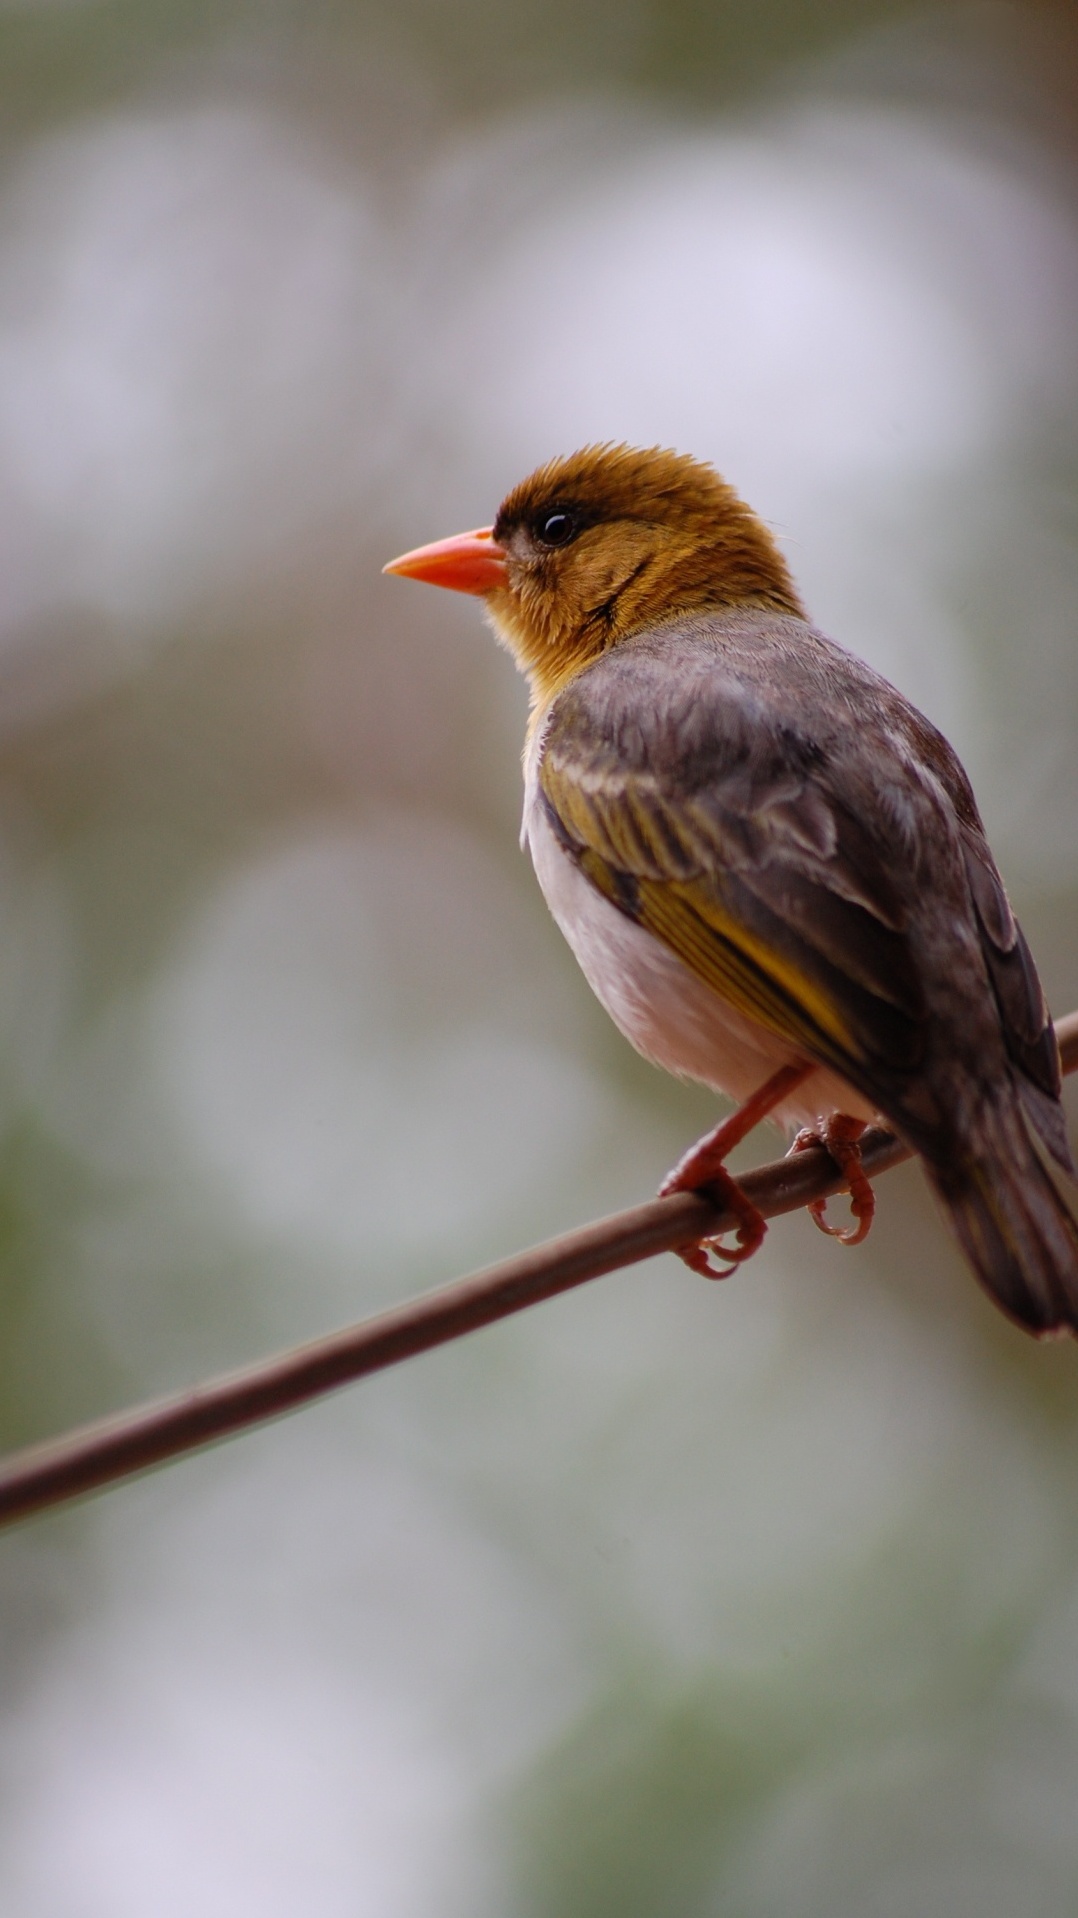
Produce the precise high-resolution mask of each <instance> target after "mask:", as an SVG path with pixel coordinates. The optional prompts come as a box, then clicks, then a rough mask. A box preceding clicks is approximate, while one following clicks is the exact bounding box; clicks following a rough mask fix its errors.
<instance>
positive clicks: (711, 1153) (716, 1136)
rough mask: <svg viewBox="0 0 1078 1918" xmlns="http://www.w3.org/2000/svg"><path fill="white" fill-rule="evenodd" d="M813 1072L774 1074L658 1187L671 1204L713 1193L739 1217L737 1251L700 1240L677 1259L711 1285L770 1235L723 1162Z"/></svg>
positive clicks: (784, 1070)
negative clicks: (680, 1196) (718, 1262)
mask: <svg viewBox="0 0 1078 1918" xmlns="http://www.w3.org/2000/svg"><path fill="white" fill-rule="evenodd" d="M813 1070H814V1068H813V1067H812V1066H808V1065H805V1066H783V1067H782V1069H781V1070H780V1071H779V1072H775V1073H773V1074H772V1076H771V1078H770V1079H768V1081H767V1083H766V1085H762V1086H761V1087H760V1090H759V1092H754V1093H753V1095H752V1097H751V1099H746V1101H745V1103H744V1105H742V1106H739V1107H738V1109H737V1111H736V1112H732V1113H731V1114H730V1117H729V1118H728V1119H724V1120H723V1121H722V1124H721V1125H717V1126H716V1127H715V1128H714V1130H713V1131H712V1132H707V1133H705V1134H704V1137H703V1138H702V1139H698V1140H697V1142H696V1144H695V1145H694V1146H690V1148H689V1150H688V1152H686V1154H685V1156H684V1158H683V1159H679V1160H678V1162H677V1165H676V1166H675V1167H674V1169H673V1171H672V1172H668V1173H667V1175H666V1177H665V1179H664V1180H663V1182H662V1184H661V1186H660V1187H659V1196H660V1198H666V1197H668V1196H669V1194H670V1193H672V1192H700V1191H707V1190H709V1188H710V1191H712V1192H716V1193H717V1196H718V1197H719V1198H721V1199H722V1200H723V1201H724V1202H725V1203H726V1205H727V1206H729V1208H730V1211H731V1212H732V1213H733V1214H734V1216H735V1220H736V1223H735V1225H734V1228H733V1229H734V1232H735V1234H736V1236H737V1244H736V1245H732V1246H728V1245H723V1244H722V1241H721V1240H720V1239H701V1240H700V1241H699V1243H698V1244H696V1245H682V1246H679V1247H678V1248H677V1254H678V1258H679V1259H683V1260H684V1262H685V1264H686V1265H687V1266H689V1267H690V1268H691V1270H692V1271H693V1272H699V1273H701V1274H702V1276H703V1277H704V1278H706V1279H725V1278H729V1276H730V1273H731V1272H734V1271H736V1269H737V1267H738V1266H739V1265H741V1264H743V1262H744V1261H745V1260H746V1259H751V1257H752V1255H753V1253H754V1252H758V1251H759V1249H760V1247H761V1245H762V1244H763V1240H764V1234H765V1232H766V1231H767V1221H766V1219H765V1218H764V1215H763V1213H762V1212H760V1211H759V1210H758V1209H757V1207H756V1206H754V1205H753V1203H752V1200H751V1199H749V1198H747V1197H746V1195H745V1193H744V1192H743V1191H742V1190H741V1187H740V1186H739V1185H738V1183H737V1181H736V1179H733V1178H731V1176H730V1174H729V1173H728V1172H727V1170H726V1167H725V1165H724V1163H723V1161H724V1160H725V1158H726V1155H727V1153H729V1152H732V1151H733V1149H734V1147H735V1145H738V1144H740V1142H741V1140H742V1139H743V1138H745V1136H746V1134H747V1133H749V1132H751V1131H752V1129H753V1127H754V1126H756V1125H759V1123H760V1120H761V1119H766V1117H767V1115H768V1113H769V1112H773V1111H774V1109H775V1107H776V1106H777V1105H779V1104H781V1102H782V1100H783V1099H784V1098H785V1097H786V1095H787V1093H789V1092H792V1091H793V1090H794V1087H795V1086H799V1085H800V1084H801V1081H802V1080H803V1079H807V1078H808V1075H809V1073H810V1072H812V1071H813ZM866 1184H867V1180H866ZM869 1190H870V1191H871V1187H870V1188H869ZM866 1230H867V1228H866ZM713 1255H714V1256H717V1257H718V1258H722V1259H728V1260H729V1262H730V1263H729V1264H728V1265H723V1266H715V1265H713V1264H712V1256H713Z"/></svg>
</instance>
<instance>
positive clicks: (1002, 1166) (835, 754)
mask: <svg viewBox="0 0 1078 1918" xmlns="http://www.w3.org/2000/svg"><path fill="white" fill-rule="evenodd" d="M384 570H385V571H386V572H388V573H392V574H397V575H401V576H404V577H406V578H411V579H416V580H421V581H426V582H428V583H431V584H434V585H438V586H443V587H449V588H451V589H454V590H456V591H459V592H464V593H468V594H472V595H475V596H476V597H479V598H481V599H482V600H483V602H484V608H485V613H486V617H487V620H488V622H489V624H490V625H491V626H492V627H493V629H494V633H495V636H496V637H497V639H498V640H499V641H500V642H501V644H502V645H503V646H504V647H505V648H506V649H507V650H508V651H509V653H510V654H511V655H512V657H513V658H514V660H515V661H516V663H517V665H518V666H519V667H520V669H521V670H522V671H523V673H524V675H525V677H526V679H527V681H528V684H529V691H530V717H529V721H528V728H527V735H526V741H525V747H524V756H523V767H524V817H523V829H522V835H521V838H522V844H523V845H524V846H525V847H526V848H527V850H528V851H529V852H530V855H531V859H532V863H533V865H534V869H535V873H536V876H537V878H538V881H539V885H540V887H541V889H542V891H543V893H544V895H545V898H546V901H547V904H548V906H549V908H550V910H551V912H552V914H553V916H554V919H555V920H556V922H557V924H558V926H559V927H560V929H561V931H562V932H563V933H564V935H565V937H566V939H567V940H568V942H569V945H570V946H571V948H572V950H573V952H574V953H575V955H576V958H577V960H578V961H579V963H580V966H581V968H582V970H583V972H584V974H585V976H586V978H587V980H588V982H589V984H590V985H591V987H592V988H593V990H594V991H595V993H596V994H597V996H598V998H599V999H600V1001H601V1002H602V1004H603V1005H604V1007H605V1008H606V1010H607V1012H608V1013H609V1014H610V1015H611V1017H612V1018H613V1020H614V1022H615V1024H616V1025H617V1026H618V1027H619V1028H620V1030H621V1032H622V1033H623V1034H624V1035H625V1036H626V1038H628V1039H629V1040H630V1042H631V1043H632V1044H633V1045H634V1046H635V1047H636V1049H637V1050H638V1051H639V1052H640V1053H642V1054H643V1055H644V1057H645V1058H647V1059H649V1060H650V1061H652V1062H653V1063H654V1064H656V1065H658V1066H661V1067H663V1068H665V1069H666V1070H667V1071H669V1072H672V1073H674V1074H676V1075H677V1076H678V1077H680V1078H683V1079H691V1080H695V1081H698V1082H700V1083H702V1084H703V1085H705V1086H707V1087H709V1088H711V1089H712V1090H713V1091H714V1092H716V1093H720V1094H723V1095H725V1096H726V1097H727V1098H729V1099H732V1100H733V1101H735V1102H736V1110H735V1111H734V1113H733V1114H732V1116H730V1117H728V1118H727V1119H725V1120H723V1121H722V1122H721V1123H720V1124H719V1125H717V1126H716V1127H714V1128H713V1129H712V1131H711V1132H709V1133H708V1134H706V1135H705V1137H704V1138H703V1139H701V1140H699V1141H698V1142H697V1143H696V1144H695V1145H694V1146H692V1147H691V1148H690V1150H689V1151H688V1152H687V1153H686V1154H685V1155H684V1157H683V1158H682V1159H681V1160H680V1161H679V1163H678V1165H677V1166H675V1167H674V1168H673V1170H672V1172H671V1173H669V1174H668V1175H667V1178H666V1179H665V1180H664V1182H663V1185H662V1187H661V1188H660V1190H661V1191H663V1192H671V1191H685V1190H705V1191H707V1192H708V1193H709V1194H711V1195H712V1196H714V1195H715V1194H716V1192H718V1193H719V1194H720V1195H722V1196H723V1197H725V1199H726V1200H727V1202H728V1204H729V1207H730V1209H731V1211H732V1214H733V1217H734V1221H735V1224H734V1230H735V1234H736V1243H735V1244H733V1245H725V1246H723V1245H721V1244H720V1243H719V1242H718V1241H716V1240H714V1239H711V1240H704V1241H702V1242H701V1243H700V1244H698V1245H693V1246H689V1247H686V1248H684V1249H683V1250H682V1256H683V1257H684V1258H685V1259H686V1261H687V1262H688V1263H689V1264H690V1265H691V1266H693V1267H694V1269H696V1270H698V1271H702V1272H706V1273H707V1274H708V1275H709V1276H725V1275H726V1273H728V1272H730V1271H732V1270H733V1269H734V1268H735V1266H736V1265H738V1264H740V1263H741V1262H742V1261H743V1260H744V1259H745V1258H747V1257H749V1256H751V1254H752V1253H753V1252H755V1251H756V1249H757V1248H758V1246H759V1244H760V1242H761V1240H762V1237H763V1234H764V1230H765V1225H764V1221H763V1219H762V1218H761V1216H760V1214H759V1213H758V1212H757V1211H756V1208H755V1207H754V1206H753V1205H752V1204H751V1202H750V1200H749V1199H748V1197H747V1195H746V1194H744V1193H743V1192H742V1191H741V1189H740V1187H738V1185H737V1184H736V1181H735V1180H733V1179H732V1177H731V1175H730V1174H729V1173H728V1172H727V1171H726V1169H725V1164H724V1161H725V1158H726V1155H727V1153H728V1152H729V1151H730V1150H731V1148H732V1146H733V1145H734V1144H735V1143H736V1142H737V1141H738V1140H739V1139H741V1138H742V1137H744V1136H745V1134H746V1133H747V1132H748V1131H749V1130H750V1129H751V1128H752V1127H753V1126H754V1125H756V1124H757V1123H758V1122H759V1121H760V1120H762V1119H764V1118H770V1119H771V1120H773V1121H774V1122H775V1123H777V1124H779V1125H780V1126H783V1127H785V1128H786V1129H787V1131H788V1132H794V1133H795V1134H796V1136H795V1137H794V1139H793V1144H792V1146H791V1148H790V1149H791V1150H792V1151H797V1150H801V1149H803V1148H804V1147H805V1145H807V1144H809V1143H816V1142H819V1143H821V1144H822V1145H824V1146H825V1147H826V1149H827V1150H828V1151H829V1152H830V1154H831V1156H832V1158H833V1159H834V1160H835V1162H836V1164H837V1166H838V1167H839V1170H840V1172H841V1173H842V1175H843V1179H844V1182H845V1185H846V1188H847V1190H848V1191H849V1194H850V1202H851V1212H852V1214H853V1219H852V1223H851V1225H850V1226H848V1227H847V1228H845V1229H843V1230H839V1229H838V1228H836V1227H833V1226H831V1225H830V1223H829V1222H828V1220H827V1219H826V1217H825V1215H824V1202H823V1201H818V1202H817V1203H816V1206H815V1208H814V1216H815V1219H816V1223H817V1224H818V1225H820V1226H821V1227H822V1229H823V1230H825V1231H829V1232H831V1233H832V1234H833V1236H835V1237H837V1238H841V1239H842V1240H843V1241H844V1242H845V1243H847V1244H855V1243H858V1242H859V1241H860V1240H861V1239H862V1238H863V1237H864V1235H865V1233H866V1232H867V1230H868V1227H869V1225H870V1224H871V1221H872V1212H873V1204H874V1198H873V1191H872V1187H871V1184H870V1182H869V1180H868V1178H867V1176H866V1174H865V1172H864V1169H863V1167H862V1165H861V1162H860V1149H859V1143H858V1142H859V1140H860V1138H861V1135H862V1134H863V1132H864V1130H865V1128H866V1127H867V1126H868V1125H870V1124H883V1125H885V1126H887V1127H889V1128H891V1129H892V1130H893V1131H894V1132H895V1133H896V1134H897V1135H898V1136H899V1138H900V1139H901V1140H902V1141H903V1142H904V1143H905V1144H906V1145H907V1146H908V1147H909V1148H910V1149H911V1150H912V1151H913V1152H915V1153H916V1154H918V1155H919V1157H920V1159H921V1161H922V1163H923V1166H924V1168H925V1171H926V1174H927V1177H928V1180H929V1182H930V1184H931V1186H932V1187H933V1188H934V1190H935V1192H936V1194H937V1196H938V1198H939V1199H940V1200H941V1202H942V1206H943V1210H944V1213H945V1215H946V1216H947V1217H948V1218H949V1220H950V1222H951V1225H952V1227H953V1230H954V1232H955V1234H956V1236H957V1239H958V1242H959V1244H960V1246H961V1248H962V1250H963V1251H964V1253H965V1255H966V1258H967V1260H968V1262H969V1264H970V1266H971V1267H972V1269H973V1272H974V1273H975V1275H976V1277H977V1278H978V1280H979V1281H980V1283H981V1285H982V1286H983V1287H984V1289H985V1291H986V1292H987V1293H988V1294H989V1295H990V1297H991V1298H992V1299H994V1300H995V1302H996V1303H997V1304H998V1305H999V1306H1000V1307H1001V1308H1002V1310H1003V1312H1004V1313H1005V1314H1006V1315H1007V1316H1008V1317H1009V1318H1010V1319H1011V1320H1012V1321H1013V1322H1014V1323H1015V1324H1017V1325H1018V1326H1020V1327H1022V1328H1024V1329H1025V1330H1026V1331H1028V1332H1030V1333H1032V1334H1033V1335H1034V1336H1037V1337H1042V1338H1043V1337H1048V1336H1052V1335H1061V1334H1065V1333H1068V1332H1069V1333H1072V1334H1073V1333H1075V1332H1078V1227H1076V1224H1075V1220H1074V1218H1073V1216H1072V1214H1071V1211H1070V1209H1069V1207H1068V1205H1067V1204H1066V1202H1065V1199H1064V1197H1063V1194H1062V1192H1061V1191H1060V1189H1059V1184H1060V1181H1059V1180H1058V1179H1057V1177H1054V1176H1053V1174H1052V1172H1051V1171H1050V1170H1049V1166H1050V1165H1053V1166H1054V1167H1055V1168H1058V1173H1059V1174H1064V1175H1067V1176H1069V1177H1071V1178H1073V1177H1075V1176H1076V1174H1075V1165H1074V1161H1073V1159H1072V1156H1071V1151H1070V1147H1069V1144H1068V1140H1067V1133H1066V1127H1065V1123H1064V1115H1063V1111H1062V1106H1061V1103H1060V1087H1061V1071H1060V1057H1059V1048H1058V1044H1057V1041H1056V1036H1055V1030H1054V1027H1053V1024H1052V1019H1051V1016H1050V1014H1049V1011H1048V1007H1047V1004H1046V1001H1045V997H1044V993H1043V991H1042V988H1041V985H1040V981H1039V979H1038V976H1037V970H1036V967H1035V964H1034V961H1033V958H1032V955H1031V953H1030V949H1029V946H1028V944H1027V942H1026V939H1025V936H1024V935H1023V933H1022V930H1021V928H1020V926H1019V925H1018V922H1017V920H1016V918H1015V916H1014V913H1013V912H1012V909H1011V906H1010V903H1009V901H1008V897H1007V893H1006V891H1005V889H1004V885H1003V881H1002V879H1001V878H1000V875H999V872H998V869H997V867H996V863H995V861H994V859H993V857H992V853H991V851H990V848H989V845H988V840H987V838H986V836H985V831H984V827H983V825H982V822H981V818H980V814H979V813H978V810H977V805H976V802H975V800H974V796H973V791H972V788H971V785H970V782H969V779H968V777H967V775H966V773H965V771H964V770H963V768H962V766H961V764H960V762H959V760H958V757H957V755H956V753H955V752H954V750H953V749H952V747H951V746H950V745H949V744H948V742H947V740H946V739H945V738H944V737H943V735H942V733H940V732H939V731H938V730H937V728H936V727H935V726H934V725H933V724H932V723H931V722H930V721H929V720H928V719H927V718H925V717H924V716H923V714H921V713H920V712H919V711H918V710H917V709H916V708H915V707H914V706H913V705H912V704H911V703H910V701H909V700H908V699H906V698H905V697H904V695H903V694H902V693H901V692H899V691H898V690H897V689H896V688H895V687H894V686H892V685H891V684H890V683H889V682H888V681H887V680H886V679H884V678H883V677H882V676H881V675H880V674H879V673H877V672H876V671H875V670H874V669H873V668H872V667H871V666H869V665H868V664H867V663H865V662H864V661H863V660H861V659H860V658H859V657H857V656H856V655H855V654H854V653H852V652H850V651H848V650H847V649H846V648H844V647H843V646H840V645H839V644H838V643H837V642H835V641H834V640H832V639H829V638H828V637H827V636H826V635H825V634H824V633H822V632H821V631H820V630H819V629H818V628H817V627H816V626H814V625H813V623H812V621H811V619H810V617H809V615H808V613H807V611H806V609H805V606H804V604H803V602H802V600H801V597H800V595H799V593H798V590H797V588H796V586H795V584H794V581H793V578H792V576H791V573H790V569H789V567H788V565H787V563H786V560H785V558H784V556H783V554H782V551H781V549H780V547H779V544H778V542H777V540H776V538H775V536H774V535H773V533H772V532H771V530H770V529H769V527H768V526H767V525H766V524H765V523H764V522H763V520H762V519H761V518H760V517H759V516H758V515H757V514H756V513H755V512H754V511H753V510H752V509H751V508H750V507H749V506H748V505H747V504H746V503H745V502H744V501H743V500H742V499H741V497H740V496H739V494H738V493H737V492H736V491H735V489H734V487H733V486H732V485H730V484H729V482H728V481H726V480H725V479H724V478H723V477H722V476H721V475H720V474H719V473H718V472H717V471H716V470H715V469H714V468H713V467H712V466H711V465H709V464H707V463H706V462H704V461H701V460H698V459H695V458H692V457H690V456H688V455H686V454H681V453H677V452H673V451H671V450H669V449H666V448H663V447H651V448H636V447H631V446H628V445H623V444H614V443H603V444H596V445H589V446H585V447H583V448H582V449H581V450H580V451H578V452H576V453H573V454H572V455H570V456H568V457H559V458H556V459H553V460H551V461H549V462H548V463H547V464H545V465H543V466H541V467H539V468H538V469H537V470H536V471H535V472H533V473H532V474H531V475H530V476H529V477H528V478H527V479H525V480H523V481H522V482H521V483H520V484H519V485H517V486H515V487H514V488H513V489H512V490H511V491H510V492H509V493H508V494H507V496H506V498H505V499H504V500H503V502H502V504H501V506H500V507H499V509H498V512H497V515H496V517H495V519H494V521H493V524H492V525H489V526H484V527H479V528H476V529H475V530H473V531H471V532H467V533H462V534H457V535H454V536H453V537H452V538H450V539H445V540H437V541H435V542H433V543H432V544H430V545H427V546H422V547H418V548H416V549H414V550H413V551H411V552H408V553H404V554H402V555H401V556H400V557H399V558H397V559H395V560H392V561H390V563H389V565H388V566H387V567H386V568H385V569H384ZM719 1259H722V1260H723V1261H725V1263H723V1264H721V1265H719V1264H717V1261H718V1260H719Z"/></svg>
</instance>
